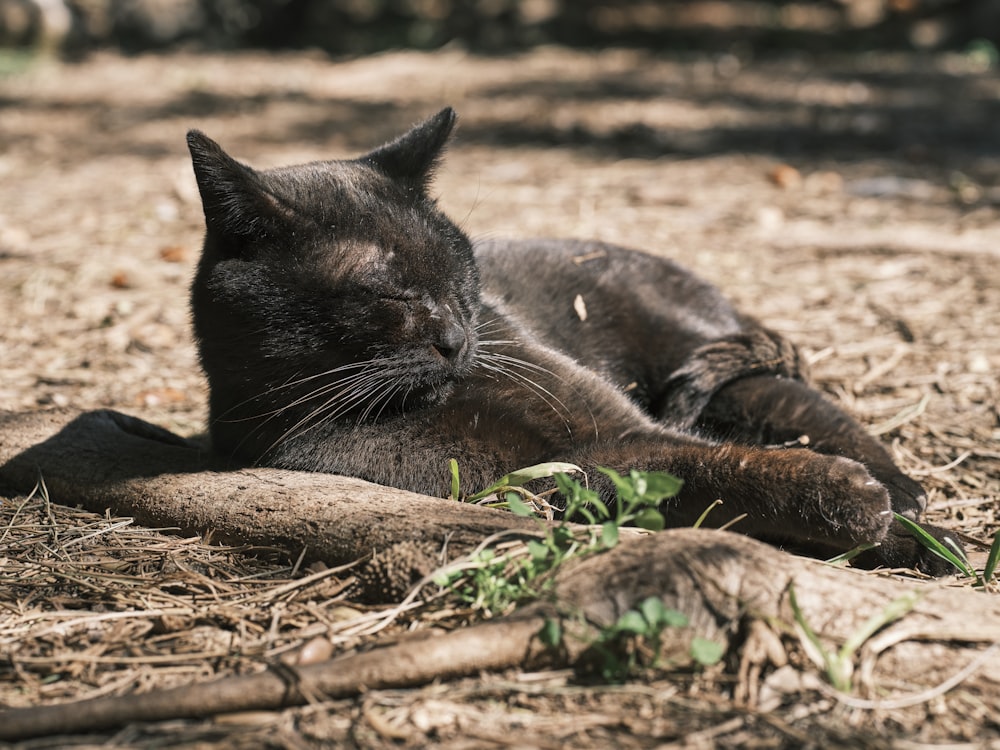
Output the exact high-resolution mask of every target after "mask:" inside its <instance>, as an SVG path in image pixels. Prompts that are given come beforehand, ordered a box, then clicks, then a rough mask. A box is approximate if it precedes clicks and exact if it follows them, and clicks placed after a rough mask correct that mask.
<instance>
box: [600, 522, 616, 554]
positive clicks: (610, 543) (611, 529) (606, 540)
mask: <svg viewBox="0 0 1000 750" xmlns="http://www.w3.org/2000/svg"><path fill="white" fill-rule="evenodd" d="M601 544H603V545H604V546H605V547H606V548H607V549H611V548H612V547H614V546H616V545H617V544H618V525H617V524H616V523H615V522H614V521H605V522H604V523H603V524H602V525H601Z"/></svg>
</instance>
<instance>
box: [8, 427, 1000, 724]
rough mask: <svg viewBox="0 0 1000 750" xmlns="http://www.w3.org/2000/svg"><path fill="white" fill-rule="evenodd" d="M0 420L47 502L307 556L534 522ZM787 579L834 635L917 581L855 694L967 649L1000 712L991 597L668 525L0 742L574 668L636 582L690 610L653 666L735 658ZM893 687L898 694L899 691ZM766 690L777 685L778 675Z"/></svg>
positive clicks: (134, 441) (999, 633) (11, 466)
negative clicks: (334, 641)
mask: <svg viewBox="0 0 1000 750" xmlns="http://www.w3.org/2000/svg"><path fill="white" fill-rule="evenodd" d="M0 429H2V431H3V432H2V438H0V461H2V465H0V485H2V486H5V487H7V488H10V489H14V490H17V491H19V492H26V491H28V490H30V488H31V486H33V484H34V482H35V481H36V479H37V477H38V475H39V473H40V474H41V475H42V476H43V477H44V478H45V480H46V483H47V486H48V488H49V492H50V496H51V497H52V499H53V500H54V501H57V502H63V503H83V504H85V505H87V506H88V507H90V508H93V509H100V510H102V511H103V509H104V508H107V507H110V508H112V509H113V511H114V512H115V513H131V514H133V515H135V516H137V517H138V518H139V519H140V520H141V521H142V522H143V523H146V524H153V525H167V526H181V527H184V528H187V529H196V530H204V529H212V530H214V531H215V532H216V533H218V534H221V535H222V536H224V537H226V538H232V539H239V540H242V541H250V542H254V543H266V544H269V545H275V544H279V545H284V546H285V548H286V549H288V550H289V551H290V552H291V551H294V550H299V549H302V548H303V547H307V548H308V549H309V551H310V554H309V556H310V557H312V558H319V559H324V560H326V561H327V562H329V563H337V562H342V561H347V560H351V559H356V558H357V557H360V556H363V555H365V554H366V553H368V552H369V551H371V550H384V549H386V548H387V547H389V546H391V545H394V544H399V543H401V542H405V541H414V540H418V541H424V542H430V543H434V544H438V543H442V542H443V541H444V540H445V539H451V540H452V542H454V543H455V544H456V545H457V546H459V547H461V546H463V545H464V546H472V545H473V544H474V543H475V542H478V541H479V540H480V539H482V538H483V537H485V536H487V535H488V534H490V533H494V532H495V531H498V530H501V529H504V528H523V529H524V530H525V531H534V530H535V529H537V525H536V524H535V523H534V522H533V521H531V520H528V521H525V520H522V519H517V518H515V517H513V516H512V515H510V514H506V513H501V512H496V511H490V510H487V509H483V508H478V507H473V506H466V505H456V504H455V503H453V502H451V501H444V500H435V499H433V498H425V497H421V496H417V495H413V494H411V493H405V492H399V491H395V490H390V489H387V488H382V487H376V486H374V485H369V484H367V483H365V482H359V481H356V480H350V479H344V478H341V477H330V476H325V475H311V474H301V473H296V472H283V471H275V470H239V471H223V470H222V467H219V466H217V465H214V464H212V462H211V459H209V458H208V457H206V456H205V455H204V454H202V453H200V452H199V451H198V449H197V448H196V447H194V446H192V445H190V444H187V443H185V442H184V441H182V440H180V439H179V438H176V437H175V436H171V435H170V434H169V433H164V432H162V431H160V430H158V429H157V428H154V427H152V426H150V425H146V424H145V423H142V422H140V421H138V420H133V419H131V418H127V417H123V416H122V415H118V414H114V413H111V412H96V413H92V414H85V415H79V414H71V413H66V412H61V413H44V414H35V415H24V416H11V415H8V416H5V417H2V418H0ZM793 585H794V590H795V593H796V598H797V602H798V607H799V610H800V618H801V619H802V620H804V621H805V622H807V623H808V624H809V627H810V628H811V629H812V630H813V631H815V632H816V633H818V634H819V637H820V639H821V640H822V642H823V643H825V644H827V647H828V648H831V649H833V648H837V647H839V646H840V645H841V644H842V643H844V642H845V641H846V640H848V639H849V638H851V636H852V635H854V634H855V633H857V632H858V631H859V629H860V628H862V627H863V626H864V623H865V622H866V621H867V620H868V619H869V618H870V617H872V615H875V614H878V613H880V612H882V611H883V610H884V609H885V607H886V606H887V605H888V603H889V602H890V601H892V600H893V599H895V598H897V597H898V596H899V595H900V594H901V593H908V592H913V591H918V592H919V593H920V596H919V598H918V599H917V600H916V603H915V604H914V605H913V608H912V609H911V610H910V611H909V612H908V613H907V614H906V615H905V616H903V617H901V618H899V619H897V620H895V621H893V622H891V624H889V625H887V626H886V627H884V628H883V629H881V630H880V631H879V632H878V633H876V634H875V635H874V636H873V637H871V638H870V639H868V640H867V641H866V642H865V643H864V644H863V645H862V647H861V648H860V649H859V650H858V651H857V653H856V654H855V655H854V657H853V658H854V664H853V666H854V668H855V669H854V673H855V675H856V677H857V679H856V681H855V690H856V692H857V693H858V694H859V695H860V697H862V698H866V699H868V700H870V703H868V704H865V705H871V706H877V705H880V704H881V703H883V702H884V703H885V705H904V704H906V705H909V704H910V703H912V701H909V703H907V701H906V700H905V699H906V697H907V696H911V695H920V692H921V691H927V693H926V694H927V695H935V696H937V695H938V693H939V692H940V690H934V689H933V688H935V687H936V686H937V685H940V684H943V683H944V684H950V683H947V682H946V681H948V680H949V678H951V677H952V676H953V675H954V674H955V673H956V672H957V670H958V669H959V668H961V667H963V666H965V665H968V664H972V663H973V662H974V661H976V660H978V664H977V666H976V667H975V668H974V669H970V670H968V672H969V673H968V674H967V675H965V681H964V682H963V683H962V685H961V686H960V687H958V688H953V689H955V690H958V689H961V690H964V691H967V692H974V693H975V694H976V700H977V701H978V702H979V703H980V704H982V705H985V706H986V707H987V710H992V711H997V710H998V709H1000V697H997V696H998V695H1000V691H998V690H997V687H998V686H997V681H998V680H1000V655H998V652H997V651H996V650H995V649H994V650H991V651H984V644H992V643H995V642H997V641H1000V599H998V598H997V597H995V596H989V595H985V594H983V593H982V592H977V591H975V590H972V589H969V588H952V587H947V586H944V585H941V584H939V583H922V582H918V581H913V580H908V579H899V578H894V577H888V576H879V575H873V574H866V573H861V572H858V571H854V570H845V569H841V568H834V567H831V566H827V565H823V564H821V563H817V562H814V561H810V560H800V559H796V558H792V557H790V556H788V555H786V554H783V553H781V552H779V551H777V550H775V549H773V548H771V547H768V546H767V545H764V544H761V543H759V542H756V541H753V540H751V539H747V538H745V537H741V536H737V535H734V534H730V533H727V532H719V531H700V530H693V529H681V530H673V531H667V532H663V533H661V534H657V535H652V536H644V537H638V536H637V537H634V538H629V539H628V540H623V542H622V543H621V544H620V545H619V546H618V547H617V548H615V549H614V550H612V551H610V552H607V553H604V554H601V555H593V556H591V557H588V558H585V559H583V560H580V561H577V562H575V563H571V564H569V565H567V566H565V568H563V569H561V570H560V572H559V573H558V574H557V577H556V583H555V587H554V589H553V593H552V597H551V599H549V600H547V601H544V602H540V603H537V604H535V605H531V606H529V607H526V608H524V609H522V610H520V611H519V612H517V613H515V614H514V615H512V616H510V617H507V618H503V619H498V620H494V621H490V622H486V623H482V624H479V625H476V626H472V627H468V628H464V629H462V630H458V631H454V632H451V633H448V634H446V635H443V636H428V637H424V638H420V639H412V640H404V641H402V642H399V643H396V644H393V645H391V646H386V647H384V648H378V649H375V650H372V651H370V652H366V653H360V654H352V655H348V656H344V657H341V658H338V659H335V660H332V661H329V662H324V663H321V664H315V665H310V666H306V667H298V668H295V669H293V670H289V669H287V668H282V669H280V670H277V671H267V672H263V673H260V674H257V675H251V676H243V677H232V678H227V679H224V680H220V681H215V682H210V683H205V684H202V685H192V686H186V687H184V688H181V689H176V690H165V691H155V692H152V693H148V694H145V695H133V696H125V697H115V698H99V699H96V700H93V701H87V702H81V703H71V704H65V705H60V706H47V707H39V708H31V709H19V710H12V711H7V712H4V713H2V714H0V738H4V739H15V738H20V737H27V736H34V735H39V734H48V733H51V732H52V730H53V728H56V727H58V731H60V732H76V731H84V730H95V729H98V728H102V727H105V728H106V727H111V726H117V725H119V724H122V723H126V722H132V721H143V720H146V721H151V720H159V719H165V718H180V717H202V716H208V715H213V714H216V713H223V712H230V711H236V710H247V709H264V708H280V707H282V706H289V705H294V704H298V703H302V702H303V701H305V700H307V699H311V698H314V697H321V696H326V697H337V696H347V695H353V694H356V693H358V692H359V691H361V690H363V689H366V688H367V689H375V688H388V687H404V686H415V685H421V684H424V683H427V682H429V681H431V680H434V679H448V678H454V677H457V676H460V675H468V674H474V673H476V672H478V671H481V670H485V669H501V668H506V667H516V666H525V667H530V666H533V665H536V664H538V663H539V662H540V661H546V662H549V663H553V662H554V663H557V664H562V665H579V664H580V663H581V662H582V660H586V659H587V658H589V656H588V648H589V646H590V645H591V643H592V641H593V638H594V635H595V633H596V632H597V630H598V629H599V628H601V627H605V626H608V625H611V624H613V623H615V622H616V621H617V620H618V618H620V617H621V615H622V614H623V613H624V612H626V611H627V610H629V609H631V608H633V607H634V606H635V605H636V604H637V603H638V602H640V601H642V600H644V599H646V598H648V597H649V596H657V597H659V598H660V599H661V600H662V601H663V602H664V604H665V605H666V606H667V607H670V608H673V609H678V610H680V611H682V612H684V613H685V614H686V615H687V616H688V618H689V621H690V624H689V626H688V627H686V628H680V629H671V630H670V631H669V632H667V633H665V634H664V636H665V637H664V643H663V649H664V650H663V656H664V658H665V659H666V660H667V663H669V664H672V665H676V666H679V667H684V666H687V665H690V663H691V658H690V647H691V640H692V639H693V638H694V637H695V636H699V637H703V638H709V639H712V640H715V641H716V642H718V643H721V644H723V645H725V646H726V647H727V648H730V649H731V652H730V655H731V658H733V659H735V657H736V654H735V647H736V646H737V645H740V644H741V639H743V638H745V637H748V635H747V634H753V633H755V632H756V633H760V632H761V629H762V628H763V630H764V631H766V632H768V633H770V634H771V636H770V638H771V640H772V641H777V642H779V643H781V642H783V643H784V644H785V647H789V646H790V644H794V643H795V642H796V641H797V639H798V635H796V633H797V626H796V617H795V615H794V613H793V611H792V608H791V606H790V604H789V590H790V587H791V586H793ZM552 617H558V618H561V619H562V620H563V622H564V625H565V630H566V631H567V632H569V633H571V634H572V635H570V636H568V637H566V638H565V639H564V641H563V646H564V648H563V649H559V650H547V649H544V648H542V646H541V644H540V642H539V641H538V640H537V639H536V637H535V636H536V635H537V633H538V632H539V630H540V629H541V627H542V625H543V623H544V622H545V620H546V618H552ZM749 637H752V635H751V636H749ZM751 651H753V650H752V649H744V650H743V654H742V658H743V659H744V660H745V659H747V658H751V657H749V656H748V654H749V653H750V652H751ZM778 651H781V648H779V649H778ZM755 652H757V653H764V654H765V655H764V656H763V657H759V658H760V659H762V663H761V664H759V665H757V667H758V670H757V671H758V672H760V671H761V670H763V671H764V672H766V671H767V670H766V667H767V666H768V660H770V662H771V663H772V665H774V664H778V663H780V661H781V659H780V658H778V657H776V656H775V649H774V648H771V649H770V650H767V649H765V650H764V651H763V652H760V650H759V649H758V650H756V651H755ZM753 658H758V657H753ZM775 674H777V673H775ZM899 685H906V686H907V690H906V691H900V690H899V689H898V687H896V686H899ZM770 688H771V689H772V691H773V690H781V689H783V688H782V687H781V685H780V684H779V683H778V682H777V681H776V682H775V683H774V684H772V685H770ZM784 689H801V685H800V686H799V687H798V688H795V687H794V686H793V688H787V687H786V688H784ZM752 698H753V696H749V697H748V699H750V700H752ZM893 700H896V701H897V703H896V704H893V703H892V701H893Z"/></svg>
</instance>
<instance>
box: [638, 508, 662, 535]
mask: <svg viewBox="0 0 1000 750" xmlns="http://www.w3.org/2000/svg"><path fill="white" fill-rule="evenodd" d="M633 523H635V525H636V526H638V527H639V528H640V529H646V530H647V531H663V527H664V526H666V525H667V522H666V521H665V520H664V519H663V514H662V513H660V511H658V510H657V509H656V508H643V509H642V510H640V511H639V512H638V513H637V514H636V516H635V520H634V521H633Z"/></svg>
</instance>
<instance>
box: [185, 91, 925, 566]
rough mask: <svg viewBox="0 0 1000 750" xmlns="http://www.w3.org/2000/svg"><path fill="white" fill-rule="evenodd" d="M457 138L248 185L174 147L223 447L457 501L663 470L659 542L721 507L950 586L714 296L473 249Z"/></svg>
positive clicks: (840, 443) (829, 424)
mask: <svg viewBox="0 0 1000 750" xmlns="http://www.w3.org/2000/svg"><path fill="white" fill-rule="evenodd" d="M454 123H455V114H454V112H453V111H452V110H451V109H445V110H443V111H442V112H440V113H439V114H437V115H436V116H434V117H432V118H430V119H429V120H427V121H426V122H423V123H421V124H419V125H417V126H416V127H414V128H413V129H412V130H410V131H409V132H407V133H406V134H404V135H403V136H401V137H400V138H398V139H396V140H394V141H392V142H391V143H388V144H386V145H384V146H382V147H380V148H378V149H376V150H375V151H372V152H371V153H369V154H367V155H366V156H363V157H361V158H359V159H355V160H351V161H328V162H316V163H312V164H306V165H301V166H294V167H286V168H282V169H274V170H268V171H263V172H258V171H255V170H253V169H251V168H250V167H247V166H244V165H243V164H240V163H239V162H237V161H235V160H233V159H232V158H231V157H229V156H228V155H227V154H226V153H225V152H224V151H222V149H221V148H220V147H219V146H218V145H217V144H216V143H215V142H214V141H212V140H210V139H209V138H207V137H206V136H204V135H203V134H201V133H199V132H194V131H193V132H191V133H189V135H188V144H189V146H190V149H191V154H192V158H193V162H194V170H195V175H196V177H197V181H198V187H199V189H200V192H201V197H202V201H203V204H204V210H205V220H206V224H207V234H206V239H205V247H204V253H203V256H202V258H201V262H200V265H199V267H198V272H197V275H196V277H195V280H194V283H193V286H192V307H193V314H194V329H195V335H196V337H197V341H198V346H199V351H200V356H201V362H202V365H203V366H204V369H205V372H206V373H207V375H208V380H209V385H210V389H211V396H210V409H211V426H210V429H211V435H212V440H213V444H214V447H215V450H216V451H218V452H220V453H221V454H223V455H227V456H230V457H234V458H236V459H237V460H239V461H242V462H247V463H255V464H262V465H269V466H277V467H285V468H290V469H303V470H307V471H320V472H331V473H337V474H346V475H350V476H355V477H361V478H364V479H368V480H371V481H373V482H378V483H381V484H385V485H391V486H394V487H400V488H405V489H409V490H414V491H417V492H421V493H426V494H431V495H439V496H441V495H446V494H447V493H448V491H449V486H450V484H449V482H450V475H449V471H448V462H449V459H451V458H455V459H457V460H458V462H459V465H460V467H461V472H462V476H463V479H464V483H465V486H466V487H469V488H480V487H485V486H487V485H488V484H489V483H491V482H492V481H494V480H496V479H497V478H499V477H500V476H502V475H503V474H505V473H508V472H509V471H512V470H514V469H517V468H521V467H524V466H527V465H531V464H535V463H540V462H543V461H549V460H565V461H570V462H572V463H575V464H578V465H579V466H581V467H583V468H584V469H585V471H586V472H587V475H588V478H589V482H590V485H591V486H592V487H596V488H597V489H599V490H600V491H601V493H602V495H605V496H610V495H612V494H613V488H612V486H611V485H610V483H609V481H608V479H607V478H606V477H605V476H604V475H603V474H601V473H599V472H597V471H596V469H597V467H611V468H614V469H617V470H618V471H620V472H627V471H628V470H629V469H632V468H635V469H643V470H652V469H657V470H665V471H669V472H671V473H673V474H675V475H677V476H679V477H681V478H682V479H683V480H684V486H683V489H682V491H681V493H680V495H679V496H678V497H677V498H674V499H672V500H670V501H668V502H667V503H665V507H664V508H663V509H662V510H663V512H664V514H665V516H666V518H667V522H668V524H671V525H685V524H690V523H691V522H693V521H694V520H695V519H696V518H697V517H698V516H699V515H700V514H701V513H702V511H703V510H704V509H705V508H706V507H707V506H708V505H709V504H710V503H711V502H712V501H714V500H715V499H716V498H721V499H722V500H723V501H724V504H723V505H722V506H721V508H719V509H716V510H715V511H713V512H712V514H711V516H710V518H711V520H712V521H713V522H716V523H722V522H725V521H727V520H729V519H731V518H733V517H735V516H737V515H740V514H746V517H745V518H744V519H743V520H741V521H740V522H739V523H738V524H737V526H736V528H737V529H738V530H742V531H744V532H746V533H748V534H751V535H753V536H756V537H760V538H763V539H767V540H772V541H776V542H783V543H786V542H787V543H793V544H796V545H799V546H806V547H808V548H811V549H813V550H815V551H826V550H837V549H847V548H850V547H852V546H854V545H856V544H857V543H859V542H863V541H870V542H881V543H882V545H881V547H880V548H879V553H878V555H879V559H880V561H881V562H884V563H888V564H890V565H919V566H921V567H923V568H925V569H927V570H930V571H934V572H943V571H944V569H945V568H944V566H943V564H942V563H940V562H935V561H936V558H933V557H928V556H924V555H922V553H921V552H920V547H919V546H918V545H917V544H916V543H915V542H914V540H912V539H910V538H909V537H908V536H906V535H905V533H903V531H902V529H901V528H900V527H899V526H898V524H894V521H893V518H892V511H893V510H895V511H898V512H900V513H902V514H904V515H906V516H909V517H910V518H917V517H919V516H920V514H921V513H922V511H923V509H924V504H925V496H924V493H923V491H922V490H921V488H920V486H919V485H918V484H917V483H916V482H914V481H912V480H911V479H909V478H907V477H906V476H904V475H903V474H902V473H901V472H900V471H899V470H898V469H897V468H896V467H895V466H894V465H893V463H892V460H891V459H890V457H889V455H888V453H887V452H886V451H885V450H884V449H883V448H882V446H881V445H879V444H878V443H877V442H876V441H875V440H874V439H873V438H872V437H870V436H869V435H868V434H867V433H866V432H865V431H864V430H863V429H862V428H861V427H860V426H859V425H858V424H857V423H856V422H855V421H854V420H852V419H851V418H850V417H849V416H847V415H846V414H844V413H843V412H841V411H840V410H839V409H837V408H836V407H834V406H833V405H832V404H830V403H829V402H827V401H826V400H824V399H823V398H822V397H821V396H820V395H819V394H818V393H817V392H816V391H814V390H811V389H810V388H809V387H808V386H807V385H806V384H805V382H804V375H803V367H802V363H801V361H800V359H799V357H798V355H797V353H796V350H795V348H794V347H793V346H792V345H791V344H789V343H788V342H787V341H785V340H784V339H782V338H781V337H780V336H779V335H778V334H776V333H774V332H773V331H769V330H768V329H766V328H764V327H763V326H761V325H760V324H759V323H757V322H756V321H754V320H753V319H752V318H749V317H747V316H745V315H743V314H741V313H739V312H737V311H736V310H735V309H733V307H732V306H731V305H730V304H729V302H727V301H726V300H725V299H724V298H723V297H722V295H721V294H720V293H719V291H718V290H716V289H715V288H714V287H712V286H711V285H709V284H708V283H706V282H704V281H701V280H700V279H698V278H695V277H694V276H692V275H691V274H690V273H689V272H687V271H685V270H684V269H682V268H680V267H679V266H677V265H675V264H674V263H672V262H671V261H669V260H664V259H662V258H658V257H653V256H649V255H645V254H642V253H638V252H635V251H631V250H626V249H623V248H619V247H614V246H611V245H607V244H603V243H597V242H581V241H553V240H539V241H516V242H511V241H490V242H481V243H477V244H475V245H473V244H472V243H470V241H469V240H468V239H467V238H466V237H465V235H464V234H463V233H462V232H461V231H460V230H459V229H458V228H457V227H456V226H455V225H454V224H453V223H452V222H451V221H450V220H449V219H448V218H447V217H446V216H444V214H443V213H441V211H440V210H439V209H438V208H437V207H436V205H435V203H434V201H433V200H432V199H431V198H429V197H428V195H427V184H428V181H429V180H430V177H431V175H432V173H433V170H434V167H435V164H436V162H437V160H438V158H439V157H440V155H441V152H442V149H443V147H444V145H445V142H446V140H447V139H448V136H449V134H450V133H451V130H452V128H453V126H454ZM803 436H806V437H807V438H808V449H805V448H798V447H793V448H787V449H783V448H778V447H776V446H783V445H784V444H793V443H798V442H799V439H800V438H802V437H803ZM803 442H804V441H803ZM939 533H940V532H939Z"/></svg>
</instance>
